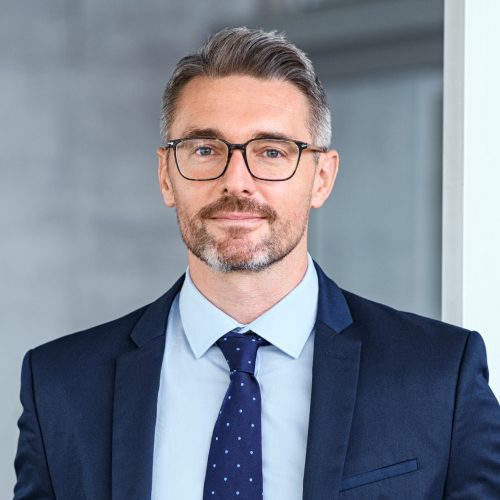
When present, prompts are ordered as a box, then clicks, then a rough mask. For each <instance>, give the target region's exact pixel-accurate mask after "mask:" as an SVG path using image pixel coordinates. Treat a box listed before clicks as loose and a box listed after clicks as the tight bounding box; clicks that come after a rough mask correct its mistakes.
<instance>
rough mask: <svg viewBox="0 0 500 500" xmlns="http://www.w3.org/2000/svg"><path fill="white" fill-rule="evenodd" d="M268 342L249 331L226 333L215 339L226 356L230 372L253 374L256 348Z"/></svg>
mask: <svg viewBox="0 0 500 500" xmlns="http://www.w3.org/2000/svg"><path fill="white" fill-rule="evenodd" d="M267 344H269V342H268V341H267V340H264V339H263V338H261V337H259V336H258V335H257V334H255V333H253V332H251V331H249V332H247V333H237V332H234V331H231V332H229V333H226V335H224V336H223V337H221V338H220V339H219V340H218V341H217V345H218V346H219V348H220V350H221V351H222V354H224V357H225V358H226V361H227V364H228V365H229V369H230V370H231V372H235V371H238V372H246V373H251V374H252V375H253V374H254V371H255V359H256V357H257V349H258V348H259V347H261V346H263V345H267Z"/></svg>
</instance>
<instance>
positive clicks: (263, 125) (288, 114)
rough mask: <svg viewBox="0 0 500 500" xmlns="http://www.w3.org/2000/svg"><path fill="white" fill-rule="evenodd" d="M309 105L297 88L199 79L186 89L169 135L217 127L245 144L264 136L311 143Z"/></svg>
mask: <svg viewBox="0 0 500 500" xmlns="http://www.w3.org/2000/svg"><path fill="white" fill-rule="evenodd" d="M308 125H309V103H308V100H307V98H306V96H305V95H304V94H303V93H302V92H301V91H300V90H299V89H298V88H297V87H296V86H295V85H293V84H291V83H289V82H284V81H281V80H268V79H258V78H254V77H251V76H243V75H232V76H227V77H222V78H212V77H206V76H200V77H195V78H193V79H192V80H191V81H189V82H188V83H187V85H186V86H185V87H184V88H183V89H182V91H181V93H180V96H179V99H178V100H177V103H176V107H175V114H174V120H173V123H172V126H171V132H170V134H169V135H170V137H171V138H179V137H183V136H185V135H186V134H188V133H189V132H190V131H191V130H197V129H207V128H210V129H215V130H218V131H220V132H221V135H223V137H222V138H224V139H226V140H230V141H233V142H244V141H246V140H248V139H250V138H251V137H253V136H256V135H258V134H261V133H262V132H270V133H277V134H282V135H287V136H290V137H292V138H295V139H299V140H304V141H310V133H309V129H308Z"/></svg>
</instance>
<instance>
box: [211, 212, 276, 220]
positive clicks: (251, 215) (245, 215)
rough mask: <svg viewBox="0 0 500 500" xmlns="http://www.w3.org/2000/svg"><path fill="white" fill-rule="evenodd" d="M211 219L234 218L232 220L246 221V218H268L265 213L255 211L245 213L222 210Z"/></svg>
mask: <svg viewBox="0 0 500 500" xmlns="http://www.w3.org/2000/svg"><path fill="white" fill-rule="evenodd" d="M210 218H211V219H217V220H232V221H246V220H260V219H266V216H265V215H259V214H255V213H245V212H229V213H228V212H222V213H218V214H214V215H213V216H212V217H210Z"/></svg>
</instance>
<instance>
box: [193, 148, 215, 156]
mask: <svg viewBox="0 0 500 500" xmlns="http://www.w3.org/2000/svg"><path fill="white" fill-rule="evenodd" d="M193 153H194V154H195V155H197V156H210V155H213V154H214V150H213V148H211V147H210V146H198V147H197V148H195V149H194V151H193Z"/></svg>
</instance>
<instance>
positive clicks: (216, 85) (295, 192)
mask: <svg viewBox="0 0 500 500" xmlns="http://www.w3.org/2000/svg"><path fill="white" fill-rule="evenodd" d="M308 122H309V105H308V102H307V99H306V97H305V96H304V95H303V94H302V93H301V92H300V91H299V90H298V89H297V88H296V87H295V86H294V85H292V84H290V83H287V82H283V81H279V80H262V79H256V78H253V77H250V76H240V75H235V76H229V77H223V78H209V77H196V78H194V79H193V80H191V81H190V82H189V83H188V84H187V85H186V86H185V87H184V89H183V90H182V92H181V95H180V98H179V100H178V103H177V109H176V115H175V119H174V122H173V124H172V127H171V130H170V134H169V139H177V138H182V137H186V136H188V135H190V134H191V133H192V132H193V131H194V130H208V129H210V130H211V131H212V132H213V135H214V136H216V137H219V138H221V139H225V140H227V141H230V142H233V143H243V142H246V141H248V140H249V139H251V138H253V137H256V136H259V135H269V134H274V135H275V134H281V135H284V136H287V137H289V138H291V139H296V140H301V141H305V142H307V143H313V141H312V137H311V136H310V133H309V130H308ZM157 155H158V176H159V181H160V188H161V191H162V194H163V199H164V201H165V204H166V205H167V206H168V207H175V208H176V210H177V218H178V221H179V227H180V230H181V234H182V237H183V239H184V242H185V243H186V246H187V247H188V262H189V268H190V273H191V277H192V279H193V281H194V283H195V285H196V286H197V288H198V289H199V290H200V291H201V293H203V295H204V296H205V297H207V298H208V300H210V301H211V302H212V303H213V304H215V305H216V306H217V307H219V308H220V309H222V310H223V311H224V312H226V313H227V314H229V315H230V316H231V317H233V318H234V319H236V320H237V321H239V322H241V323H249V322H251V321H252V320H253V319H255V318H257V317H258V316H260V315H261V314H262V313H264V312H265V311H266V310H268V309H269V308H271V307H272V306H273V305H274V304H275V303H276V302H278V301H279V300H281V299H282V298H283V297H284V296H285V295H286V294H287V293H289V292H290V291H291V290H292V289H293V288H294V287H295V286H296V285H297V284H298V283H299V282H300V280H301V279H302V277H303V276H304V273H305V270H306V268H307V223H308V218H309V210H310V209H311V208H319V207H321V206H322V205H323V203H324V202H325V200H326V199H327V198H328V196H329V195H330V192H331V190H332V188H333V184H334V182H335V178H336V175H337V170H338V154H337V152H336V151H335V150H330V151H328V152H327V153H321V154H320V155H319V156H320V157H319V160H318V161H317V162H316V161H315V158H314V154H313V153H312V152H310V151H307V150H306V151H305V152H304V153H303V155H302V158H301V160H300V164H299V167H298V169H297V172H296V174H295V175H294V177H292V178H291V179H289V180H287V181H281V182H272V181H262V180H258V179H254V178H253V177H252V176H251V175H250V173H249V171H248V170H247V168H246V165H245V163H244V160H243V157H242V154H241V151H235V152H234V153H233V155H232V157H231V161H230V163H229V166H228V169H227V171H226V173H225V174H224V175H223V176H222V177H220V178H219V179H215V180H211V181H203V182H194V181H190V180H187V179H184V178H183V177H182V176H181V175H180V174H179V172H178V171H177V168H176V165H175V160H174V157H173V154H172V152H171V151H170V152H169V151H165V150H163V149H161V148H160V149H158V150H157ZM214 253H216V254H218V255H219V258H218V259H215V258H214V257H213V256H214ZM200 257H201V258H200ZM210 259H212V260H210ZM216 261H219V264H217V263H216ZM220 261H223V262H224V263H225V264H226V265H225V266H223V267H224V268H223V267H221V265H220ZM207 262H208V263H207ZM256 263H257V264H258V265H256ZM259 263H260V264H259ZM249 267H250V268H252V267H253V268H256V269H257V270H248V268H249ZM229 269H231V270H229Z"/></svg>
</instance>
